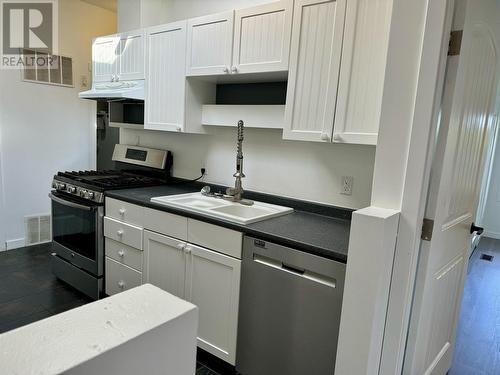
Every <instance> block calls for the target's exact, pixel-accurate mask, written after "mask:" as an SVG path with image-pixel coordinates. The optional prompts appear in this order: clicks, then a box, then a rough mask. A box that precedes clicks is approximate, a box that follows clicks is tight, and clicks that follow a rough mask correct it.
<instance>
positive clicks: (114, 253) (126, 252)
mask: <svg viewBox="0 0 500 375" xmlns="http://www.w3.org/2000/svg"><path fill="white" fill-rule="evenodd" d="M143 253H144V252H143V251H142V250H138V249H134V248H133V247H130V246H128V245H125V244H123V243H120V242H116V241H115V240H112V239H111V238H106V256H107V257H109V258H112V259H113V260H116V261H117V262H118V263H122V264H125V265H126V266H129V267H132V268H135V269H136V270H137V271H140V272H142V270H143V268H142V255H143Z"/></svg>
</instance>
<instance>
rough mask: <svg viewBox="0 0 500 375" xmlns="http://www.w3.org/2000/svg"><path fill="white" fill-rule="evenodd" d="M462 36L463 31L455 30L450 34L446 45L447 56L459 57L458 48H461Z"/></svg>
mask: <svg viewBox="0 0 500 375" xmlns="http://www.w3.org/2000/svg"><path fill="white" fill-rule="evenodd" d="M462 35H463V30H455V31H452V32H451V34H450V43H449V45H448V56H457V55H460V48H462Z"/></svg>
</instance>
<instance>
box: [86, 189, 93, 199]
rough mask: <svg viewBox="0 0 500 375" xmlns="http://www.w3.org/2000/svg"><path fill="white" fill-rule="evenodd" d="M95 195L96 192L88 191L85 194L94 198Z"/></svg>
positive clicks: (88, 197)
mask: <svg viewBox="0 0 500 375" xmlns="http://www.w3.org/2000/svg"><path fill="white" fill-rule="evenodd" d="M94 196H95V194H94V192H92V191H88V192H87V194H86V195H85V198H87V199H94Z"/></svg>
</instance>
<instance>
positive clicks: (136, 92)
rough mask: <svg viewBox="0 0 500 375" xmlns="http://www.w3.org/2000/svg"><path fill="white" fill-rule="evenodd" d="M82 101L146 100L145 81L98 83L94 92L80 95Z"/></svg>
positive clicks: (93, 88) (84, 92) (94, 87)
mask: <svg viewBox="0 0 500 375" xmlns="http://www.w3.org/2000/svg"><path fill="white" fill-rule="evenodd" d="M78 97H80V98H82V99H93V100H105V99H135V100H144V80H138V81H122V82H98V83H95V84H94V85H93V86H92V90H88V91H82V92H81V93H79V94H78Z"/></svg>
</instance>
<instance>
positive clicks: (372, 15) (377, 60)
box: [333, 0, 392, 145]
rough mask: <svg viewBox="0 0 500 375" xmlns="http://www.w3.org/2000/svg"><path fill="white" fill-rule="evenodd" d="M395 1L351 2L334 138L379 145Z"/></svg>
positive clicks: (343, 44) (366, 0)
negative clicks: (393, 2) (393, 3)
mask: <svg viewBox="0 0 500 375" xmlns="http://www.w3.org/2000/svg"><path fill="white" fill-rule="evenodd" d="M391 10H392V1H387V0H383V1H372V0H357V1H350V2H348V3H347V11H346V24H345V31H344V40H343V43H342V64H341V68H340V80H339V90H338V100H337V108H336V112H335V126H334V129H333V141H334V142H339V143H356V144H370V145H376V144H377V139H378V129H379V121H380V111H381V108H382V93H383V92H384V79H385V68H386V65H387V49H388V45H389V31H390V24H391Z"/></svg>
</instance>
